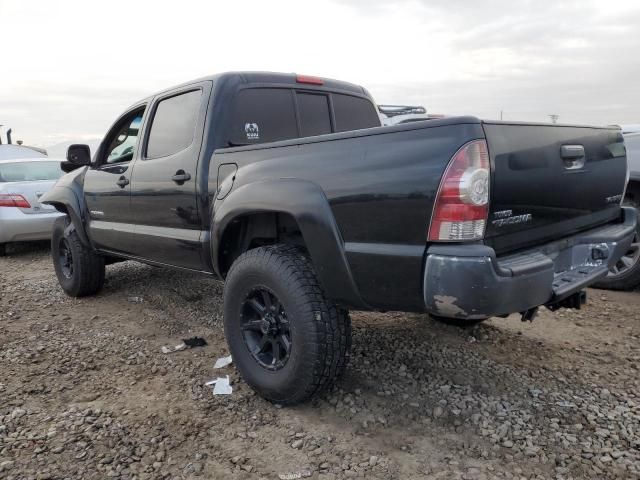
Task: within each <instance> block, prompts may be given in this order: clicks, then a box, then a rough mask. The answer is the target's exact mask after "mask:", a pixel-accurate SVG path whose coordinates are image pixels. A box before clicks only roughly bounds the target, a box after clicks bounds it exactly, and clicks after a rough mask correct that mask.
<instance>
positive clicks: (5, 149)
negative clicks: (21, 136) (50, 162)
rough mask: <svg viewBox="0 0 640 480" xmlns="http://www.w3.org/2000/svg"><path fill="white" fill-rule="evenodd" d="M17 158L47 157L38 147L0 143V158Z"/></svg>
mask: <svg viewBox="0 0 640 480" xmlns="http://www.w3.org/2000/svg"><path fill="white" fill-rule="evenodd" d="M17 158H47V154H46V152H45V151H44V150H42V149H40V148H38V149H35V148H33V147H24V146H21V145H15V144H0V160H15V159H17Z"/></svg>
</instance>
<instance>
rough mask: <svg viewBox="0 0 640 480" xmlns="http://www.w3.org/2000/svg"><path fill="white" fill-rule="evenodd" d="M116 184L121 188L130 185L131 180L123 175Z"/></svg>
mask: <svg viewBox="0 0 640 480" xmlns="http://www.w3.org/2000/svg"><path fill="white" fill-rule="evenodd" d="M116 185H118V186H119V187H120V188H124V187H126V186H127V185H129V180H127V177H125V176H124V175H123V176H121V177H120V178H119V179H118V181H117V182H116Z"/></svg>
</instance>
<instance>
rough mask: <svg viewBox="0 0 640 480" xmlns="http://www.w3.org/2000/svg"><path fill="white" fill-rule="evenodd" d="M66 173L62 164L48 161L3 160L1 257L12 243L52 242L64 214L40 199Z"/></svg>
mask: <svg viewBox="0 0 640 480" xmlns="http://www.w3.org/2000/svg"><path fill="white" fill-rule="evenodd" d="M34 153H35V152H34ZM63 173H64V172H63V171H62V170H61V169H60V160H52V159H50V158H48V157H40V158H14V159H11V160H0V256H4V255H5V254H6V246H7V244H8V243H10V242H22V241H31V240H46V239H48V238H51V228H52V226H53V222H54V221H55V219H56V218H57V217H59V216H60V215H62V214H61V213H59V212H58V211H57V210H56V209H55V208H53V207H52V206H50V205H44V204H41V203H40V201H39V198H40V196H42V195H43V194H44V193H45V192H46V191H48V190H49V189H50V188H51V187H53V185H54V184H55V183H56V180H58V178H60V176H61V175H62V174H63Z"/></svg>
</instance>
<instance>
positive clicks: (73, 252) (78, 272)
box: [51, 217, 104, 297]
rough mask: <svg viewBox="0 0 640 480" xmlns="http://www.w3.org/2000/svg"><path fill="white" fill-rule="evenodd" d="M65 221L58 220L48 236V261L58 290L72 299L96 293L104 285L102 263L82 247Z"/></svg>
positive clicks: (100, 258) (100, 259) (65, 218)
mask: <svg viewBox="0 0 640 480" xmlns="http://www.w3.org/2000/svg"><path fill="white" fill-rule="evenodd" d="M69 226H70V222H69V219H68V218H67V217H60V218H57V219H56V221H55V222H54V224H53V232H52V234H51V257H52V258H53V267H54V269H55V271H56V276H57V277H58V282H59V283H60V286H61V287H62V289H63V290H64V291H65V293H66V294H67V295H69V296H72V297H84V296H86V295H93V294H95V293H98V292H99V291H100V289H101V288H102V285H103V284H104V259H103V258H102V257H101V256H100V255H97V254H96V253H94V252H93V251H91V250H90V249H89V248H87V247H85V246H84V245H83V244H82V242H81V241H80V238H79V237H78V234H77V232H76V231H75V230H74V229H73V228H69Z"/></svg>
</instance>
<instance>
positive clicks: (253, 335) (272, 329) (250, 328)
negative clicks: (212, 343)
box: [241, 287, 292, 370]
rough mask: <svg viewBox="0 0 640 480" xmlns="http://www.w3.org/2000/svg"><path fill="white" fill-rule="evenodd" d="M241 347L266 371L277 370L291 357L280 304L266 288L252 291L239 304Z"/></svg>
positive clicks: (285, 320)
mask: <svg viewBox="0 0 640 480" xmlns="http://www.w3.org/2000/svg"><path fill="white" fill-rule="evenodd" d="M241 325H242V326H241V328H242V337H243V338H244V343H245V345H246V346H247V348H248V349H249V352H250V353H251V355H252V357H253V358H254V360H255V361H256V362H257V363H258V364H259V365H260V366H261V367H263V368H266V369H267V370H280V369H281V368H283V367H284V366H285V365H286V364H287V361H288V360H289V357H290V356H291V349H292V342H291V331H290V329H289V320H288V319H287V314H286V312H285V311H284V307H283V306H282V303H281V302H280V300H279V299H278V297H276V295H275V294H274V293H273V292H272V291H270V290H269V289H267V288H266V287H258V288H256V289H254V290H252V291H251V292H250V293H249V295H248V296H247V298H245V300H244V302H243V304H242V313H241Z"/></svg>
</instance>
